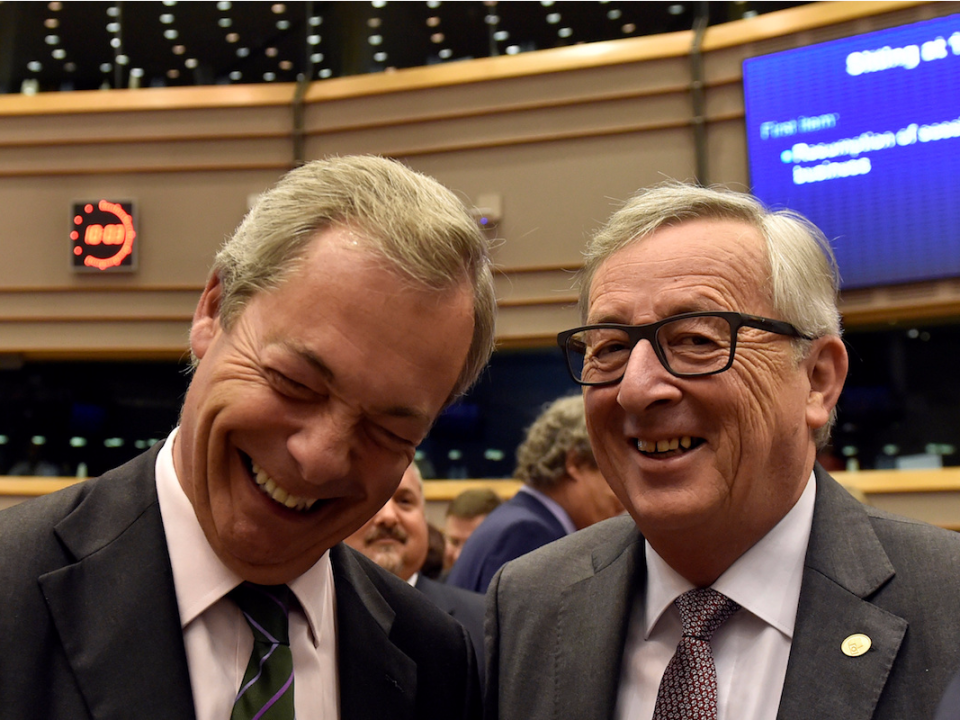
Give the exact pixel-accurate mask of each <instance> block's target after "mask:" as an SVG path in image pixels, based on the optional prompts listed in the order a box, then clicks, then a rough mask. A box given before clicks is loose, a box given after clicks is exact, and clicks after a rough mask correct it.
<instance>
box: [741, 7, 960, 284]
mask: <svg viewBox="0 0 960 720" xmlns="http://www.w3.org/2000/svg"><path fill="white" fill-rule="evenodd" d="M743 86H744V95H745V104H746V127H747V146H748V150H749V160H750V175H751V185H752V190H753V193H754V194H755V195H756V196H757V197H758V198H760V200H762V201H763V202H764V203H766V204H767V205H768V206H771V207H776V208H780V207H786V208H790V209H791V210H796V211H797V212H799V213H802V214H803V215H805V216H807V217H808V218H810V220H812V221H813V222H814V223H815V224H816V225H817V226H819V227H820V229H821V230H823V231H824V233H825V234H826V235H827V237H828V238H829V239H830V241H831V243H832V244H833V248H834V251H835V252H836V255H837V262H838V264H839V266H840V274H841V276H842V279H843V287H844V288H856V287H867V286H876V285H890V284H895V283H904V282H913V281H919V280H930V279H939V278H945V277H956V276H960V15H951V16H949V17H944V18H939V19H936V20H929V21H925V22H919V23H916V24H913V25H906V26H903V27H898V28H894V29H890V30H883V31H880V32H874V33H869V34H866V35H857V36H856V37H851V38H845V39H842V40H834V41H831V42H827V43H821V44H818V45H812V46H809V47H805V48H800V49H797V50H789V51H786V52H781V53H776V54H773V55H764V56H761V57H756V58H751V59H749V60H746V61H744V64H743Z"/></svg>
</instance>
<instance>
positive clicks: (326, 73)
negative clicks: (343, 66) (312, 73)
mask: <svg viewBox="0 0 960 720" xmlns="http://www.w3.org/2000/svg"><path fill="white" fill-rule="evenodd" d="M317 75H319V76H320V77H322V78H324V79H326V78H328V77H330V76H331V75H333V70H331V69H330V68H322V69H321V70H320V72H318V73H317Z"/></svg>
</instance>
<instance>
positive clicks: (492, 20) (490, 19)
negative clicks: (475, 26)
mask: <svg viewBox="0 0 960 720" xmlns="http://www.w3.org/2000/svg"><path fill="white" fill-rule="evenodd" d="M483 21H484V22H485V23H486V24H487V25H496V24H497V23H498V22H500V17H499V16H498V15H487V16H486V17H484V18H483Z"/></svg>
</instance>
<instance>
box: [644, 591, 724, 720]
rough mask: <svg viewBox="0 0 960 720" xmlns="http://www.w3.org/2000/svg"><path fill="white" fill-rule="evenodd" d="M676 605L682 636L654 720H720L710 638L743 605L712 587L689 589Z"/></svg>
mask: <svg viewBox="0 0 960 720" xmlns="http://www.w3.org/2000/svg"><path fill="white" fill-rule="evenodd" d="M674 603H675V604H676V606H677V609H678V610H679V611H680V622H681V624H682V625H683V637H681V638H680V643H679V644H678V645H677V652H676V653H675V654H674V656H673V658H672V659H671V660H670V663H669V664H668V665H667V669H666V670H665V671H664V673H663V678H662V679H661V680H660V691H659V692H658V693H657V705H656V708H654V711H653V720H717V669H716V666H715V665H714V663H713V650H712V649H711V647H710V639H711V638H712V637H713V634H714V633H715V632H716V631H717V630H719V629H720V626H721V625H723V624H724V623H725V622H726V621H727V620H729V619H730V616H731V615H733V614H734V613H735V612H737V610H739V609H740V605H738V604H737V603H736V602H734V601H733V600H731V599H730V598H728V597H727V596H726V595H723V594H722V593H718V592H717V591H716V590H714V589H713V588H699V589H696V590H690V591H689V592H685V593H684V594H683V595H681V596H680V597H678V598H677V599H676V600H675V601H674Z"/></svg>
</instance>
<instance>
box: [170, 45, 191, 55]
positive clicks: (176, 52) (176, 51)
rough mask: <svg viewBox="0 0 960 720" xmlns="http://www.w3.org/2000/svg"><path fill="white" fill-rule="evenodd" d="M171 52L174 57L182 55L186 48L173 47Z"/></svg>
mask: <svg viewBox="0 0 960 720" xmlns="http://www.w3.org/2000/svg"><path fill="white" fill-rule="evenodd" d="M171 50H173V54H174V55H183V54H184V53H185V52H186V51H187V48H186V47H184V46H183V45H174V46H173V47H172V48H171Z"/></svg>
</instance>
